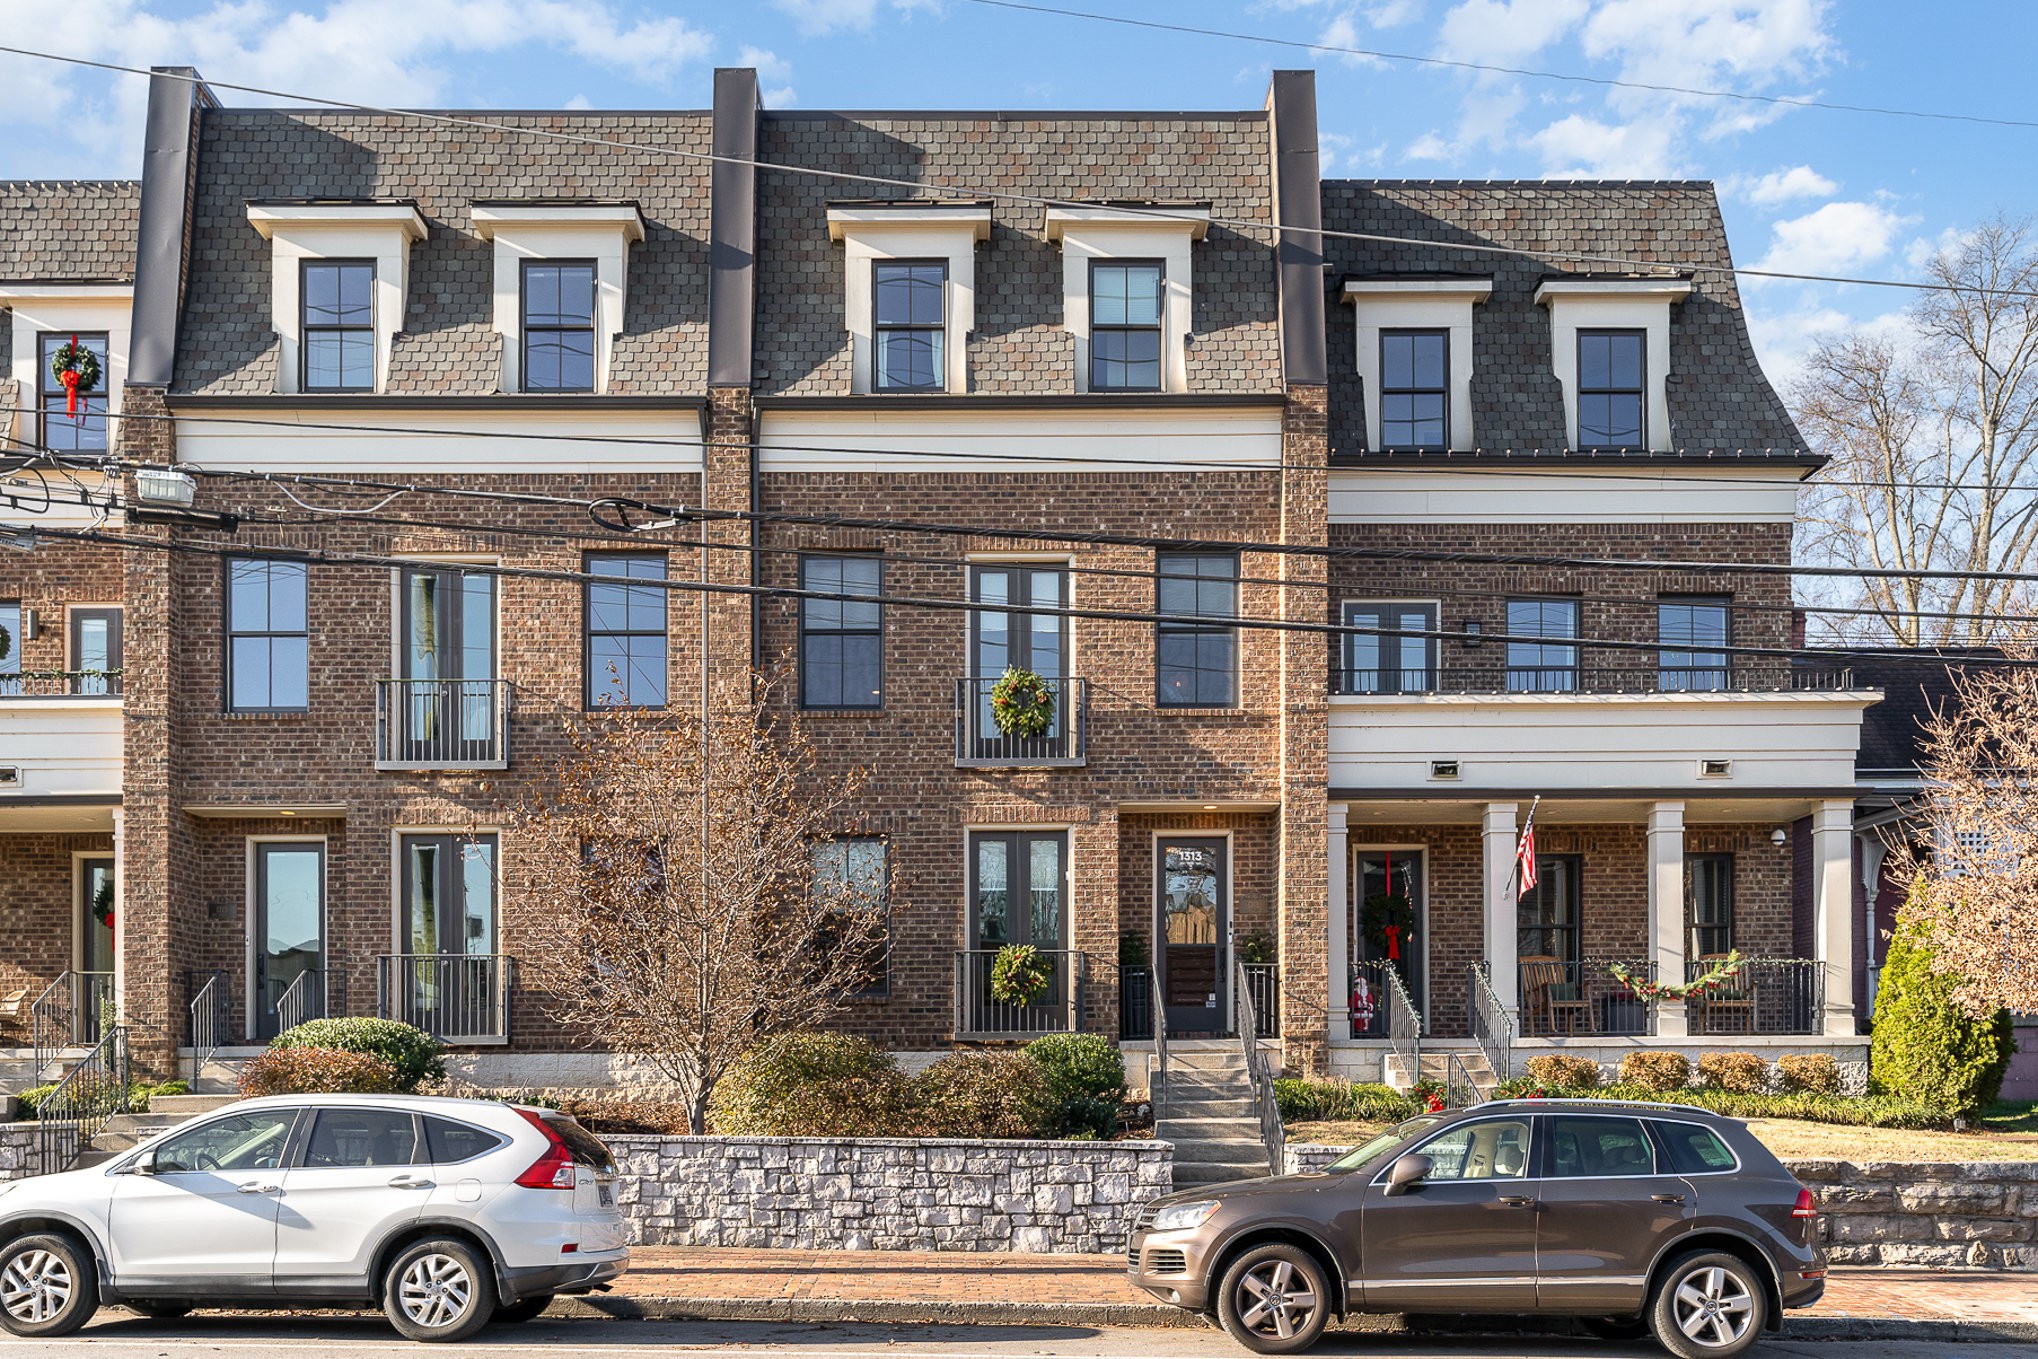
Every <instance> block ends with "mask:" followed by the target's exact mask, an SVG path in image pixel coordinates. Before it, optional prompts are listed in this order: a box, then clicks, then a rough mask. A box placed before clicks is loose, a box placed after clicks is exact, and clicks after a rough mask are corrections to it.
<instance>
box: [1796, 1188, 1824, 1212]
mask: <svg viewBox="0 0 2038 1359" xmlns="http://www.w3.org/2000/svg"><path fill="white" fill-rule="evenodd" d="M1790 1215H1791V1216H1792V1217H1805V1218H1810V1217H1817V1216H1818V1215H1819V1201H1818V1200H1817V1199H1815V1198H1813V1197H1812V1191H1811V1190H1809V1189H1800V1190H1798V1191H1797V1202H1796V1203H1795V1204H1793V1205H1792V1206H1791V1210H1790Z"/></svg>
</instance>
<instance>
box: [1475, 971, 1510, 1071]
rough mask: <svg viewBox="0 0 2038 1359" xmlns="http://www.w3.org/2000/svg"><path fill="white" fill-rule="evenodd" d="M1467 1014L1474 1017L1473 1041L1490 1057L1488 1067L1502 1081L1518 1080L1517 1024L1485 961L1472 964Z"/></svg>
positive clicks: (1487, 1059) (1487, 1062) (1487, 1061)
mask: <svg viewBox="0 0 2038 1359" xmlns="http://www.w3.org/2000/svg"><path fill="white" fill-rule="evenodd" d="M1467 1013H1468V1014H1470V1016H1471V1018H1472V1038H1473V1040H1474V1041H1475V1042H1477V1043H1478V1044H1479V1051H1481V1052H1483V1053H1485V1054H1486V1065H1487V1066H1488V1067H1489V1068H1491V1069H1492V1071H1493V1078H1494V1079H1495V1080H1499V1081H1508V1080H1513V1079H1514V1021H1513V1020H1511V1019H1509V1018H1508V1017H1507V1007H1506V1006H1505V1005H1502V1004H1501V1003H1500V995H1499V993H1498V992H1496V991H1495V990H1494V989H1493V973H1492V971H1491V970H1490V969H1489V968H1488V967H1487V965H1486V964H1485V963H1483V962H1478V963H1474V964H1472V974H1471V988H1470V996H1469V999H1468V1004H1467Z"/></svg>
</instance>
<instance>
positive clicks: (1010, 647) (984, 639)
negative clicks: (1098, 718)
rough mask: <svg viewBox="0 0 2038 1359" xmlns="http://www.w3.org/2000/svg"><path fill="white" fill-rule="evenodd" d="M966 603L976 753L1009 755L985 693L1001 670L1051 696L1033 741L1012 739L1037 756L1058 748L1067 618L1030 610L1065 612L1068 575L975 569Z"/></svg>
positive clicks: (1064, 714) (1052, 570)
mask: <svg viewBox="0 0 2038 1359" xmlns="http://www.w3.org/2000/svg"><path fill="white" fill-rule="evenodd" d="M971 598H972V599H973V600H974V601H975V602H976V603H977V605H978V606H979V607H978V608H977V609H976V610H975V611H974V612H972V613H971V614H970V631H971V634H972V635H971V639H970V649H971V655H970V674H971V677H972V679H971V687H972V688H973V689H974V690H975V700H974V701H975V705H976V723H975V727H976V738H977V747H978V750H977V754H978V755H979V756H991V755H997V754H1000V753H1007V754H1009V753H1013V752H1012V749H1011V747H1012V745H1013V743H1014V739H1015V738H1013V737H1008V736H1006V735H1005V734H1004V732H1003V731H1001V730H1000V729H999V727H998V723H997V718H996V716H995V715H994V713H993V711H992V706H991V690H992V688H993V687H994V686H995V685H996V684H997V682H998V679H999V677H1000V676H1002V675H1003V674H1004V673H1005V671H1006V670H1007V669H1018V670H1031V671H1032V672H1033V673H1034V674H1036V675H1038V676H1040V677H1041V678H1042V679H1044V680H1046V681H1047V687H1048V688H1049V689H1050V690H1052V691H1053V692H1054V695H1055V704H1054V715H1053V717H1052V718H1051V719H1050V720H1049V723H1048V728H1047V730H1046V731H1045V732H1043V733H1042V734H1041V735H1039V736H1038V737H1031V738H1018V739H1019V741H1020V743H1021V744H1024V745H1029V746H1037V747H1039V748H1040V749H1041V750H1042V751H1054V750H1058V749H1060V747H1061V737H1062V728H1063V724H1064V723H1066V722H1067V720H1068V711H1067V709H1068V702H1067V699H1068V686H1067V685H1066V684H1064V683H1063V682H1062V681H1064V680H1065V679H1066V678H1067V677H1068V619H1067V617H1066V616H1065V615H1063V614H1059V613H1037V612H1033V610H1036V609H1041V608H1048V609H1060V608H1063V607H1066V605H1067V601H1068V573H1067V572H1065V571H1063V570H1061V569H1060V568H1057V567H1037V566H979V567H977V568H976V573H975V579H974V581H973V582H972V590H971Z"/></svg>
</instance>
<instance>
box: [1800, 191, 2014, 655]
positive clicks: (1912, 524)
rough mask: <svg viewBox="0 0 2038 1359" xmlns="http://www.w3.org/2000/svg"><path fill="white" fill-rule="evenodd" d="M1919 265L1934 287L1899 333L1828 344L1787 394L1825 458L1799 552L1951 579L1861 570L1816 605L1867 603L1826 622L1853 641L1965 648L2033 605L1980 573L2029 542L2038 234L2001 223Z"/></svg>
mask: <svg viewBox="0 0 2038 1359" xmlns="http://www.w3.org/2000/svg"><path fill="white" fill-rule="evenodd" d="M1926 273H1927V275H1928V277H1929V278H1930V279H1931V281H1932V282H1934V283H1937V284H1941V285H1943V290H1942V291H1936V292H1931V293H1926V294H1924V296H1923V300H1921V301H1920V302H1919V303H1918V305H1917V306H1916V307H1914V308H1913V309H1912V311H1911V313H1910V322H1911V325H1910V332H1909V333H1908V334H1907V335H1904V336H1902V337H1899V338H1890V337H1885V336H1879V335H1874V334H1868V333H1863V332H1855V333H1852V334H1847V335H1843V336H1840V337H1839V338H1837V339H1833V340H1829V341H1827V342H1826V343H1824V344H1822V345H1820V346H1819V347H1818V349H1816V350H1815V351H1814V352H1813V354H1812V356H1811V358H1810V360H1809V361H1808V362H1807V365H1806V368H1805V372H1804V374H1803V376H1802V377H1801V378H1800V379H1799V380H1798V381H1797V382H1796V383H1795V384H1794V385H1793V386H1792V388H1791V390H1790V392H1789V397H1790V404H1791V409H1792V413H1793V414H1794V415H1795V416H1796V417H1797V422H1798V427H1799V428H1800V429H1801V430H1802V431H1803V433H1804V435H1805V437H1806V439H1807V441H1808V442H1809V443H1810V445H1811V447H1812V449H1813V451H1815V452H1819V453H1823V454H1825V455H1826V456H1827V457H1828V458H1829V459H1830V461H1829V462H1828V463H1827V465H1826V467H1825V469H1824V471H1823V472H1821V473H1820V474H1819V475H1818V476H1816V477H1814V478H1813V479H1812V481H1811V482H1810V483H1808V485H1807V488H1806V494H1805V497H1804V502H1803V509H1802V511H1801V513H1800V525H1801V529H1802V531H1801V533H1800V547H1801V560H1803V561H1805V562H1806V563H1807V564H1821V565H1823V564H1838V565H1849V566H1862V567H1871V568H1877V569H1895V570H1903V571H1923V570H1943V571H1952V572H1956V573H1959V574H1958V575H1957V576H1956V578H1954V579H1950V580H1938V581H1927V580H1919V579H1916V578H1915V577H1906V578H1895V579H1879V580H1878V579H1867V580H1863V581H1861V582H1860V584H1859V586H1858V588H1857V587H1852V586H1850V587H1845V588H1842V589H1839V590H1836V591H1833V592H1831V593H1830V594H1829V596H1828V597H1827V598H1826V599H1823V600H1821V601H1819V602H1831V603H1836V604H1840V603H1844V604H1848V605H1856V606H1862V607H1866V608H1868V609H1870V610H1872V611H1873V614H1872V616H1871V617H1870V618H1868V619H1867V620H1865V621H1862V622H1857V623H1855V624H1852V625H1849V624H1846V623H1840V624H1836V625H1835V627H1834V629H1833V631H1834V632H1835V633H1836V634H1837V635H1838V636H1840V637H1842V638H1845V639H1847V640H1854V641H1865V640H1871V639H1877V640H1882V641H1889V642H1896V643H1898V644H1901V645H1905V646H1924V645H1958V646H1973V645H1979V644H1983V643H1987V642H1990V641H1992V640H1994V638H1995V635H1996V633H1997V631H1998V628H1997V626H1996V624H1995V622H1994V621H1993V620H1995V619H1996V618H1997V617H1999V616H2000V615H2002V614H2005V613H2009V612H2012V611H2014V610H2020V609H2024V608H2027V607H2029V605H2030V602H2031V598H2032V596H2031V592H2030V591H2029V590H2028V589H2027V588H2026V587H2025V586H2023V585H2021V584H2019V583H2017V582H2014V581H1992V580H1986V579H1983V578H1982V575H1983V573H1986V572H1992V571H2023V570H2026V569H2028V567H2029V566H2030V563H2031V556H2032V549H2033V545H2034V543H2038V402H2034V398H2038V295H2034V294H2038V240H2034V233H2033V228H2032V225H2031V224H2030V223H2029V222H2024V221H2008V220H2004V219H2001V218H1998V219H1996V220H1993V221H1990V222H1986V223H1984V224H1983V225H1981V226H1980V227H1978V228H1976V229H1975V230H1974V231H1973V232H1972V233H1970V234H1969V235H1967V236H1966V237H1965V238H1963V239H1962V240H1961V241H1960V242H1959V243H1958V244H1956V245H1952V246H1949V247H1947V248H1946V249H1943V250H1941V251H1940V252H1939V253H1938V254H1937V255H1935V256H1934V257H1933V259H1932V261H1931V264H1930V265H1929V266H1928V268H1927V270H1926ZM1934 614H1955V615H1965V616H1964V617H1953V618H1938V617H1933V616H1931V615H1934Z"/></svg>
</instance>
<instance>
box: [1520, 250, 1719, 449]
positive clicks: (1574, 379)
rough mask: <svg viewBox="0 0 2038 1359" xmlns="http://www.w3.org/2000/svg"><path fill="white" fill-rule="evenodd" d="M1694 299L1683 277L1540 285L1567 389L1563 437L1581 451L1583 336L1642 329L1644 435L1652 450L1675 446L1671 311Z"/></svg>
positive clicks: (1555, 362)
mask: <svg viewBox="0 0 2038 1359" xmlns="http://www.w3.org/2000/svg"><path fill="white" fill-rule="evenodd" d="M1689 296H1691V284H1690V282H1689V281H1688V280H1686V279H1681V278H1636V279H1626V278H1612V279H1607V278H1579V279H1560V278H1546V279H1544V280H1543V281H1542V282H1541V283H1540V284H1538V285H1536V305H1537V306H1539V307H1547V308H1549V312H1550V357H1551V361H1552V367H1553V368H1554V370H1555V372H1556V374H1557V383H1558V385H1559V386H1561V387H1562V388H1563V389H1564V438H1565V444H1566V447H1567V448H1573V449H1575V448H1577V447H1578V332H1579V331H1581V330H1639V331H1641V332H1642V333H1643V341H1642V347H1643V354H1642V404H1643V406H1644V407H1645V409H1644V410H1643V412H1642V423H1643V425H1644V429H1643V434H1644V435H1645V436H1646V438H1647V439H1648V443H1649V449H1650V451H1652V452H1664V451H1667V450H1668V449H1669V448H1670V447H1671V446H1672V445H1671V434H1670V406H1669V402H1668V400H1667V397H1668V395H1669V391H1670V308H1671V307H1672V306H1673V305H1675V304H1676V303H1679V302H1682V301H1683V300H1684V299H1685V298H1687V297H1689Z"/></svg>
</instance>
